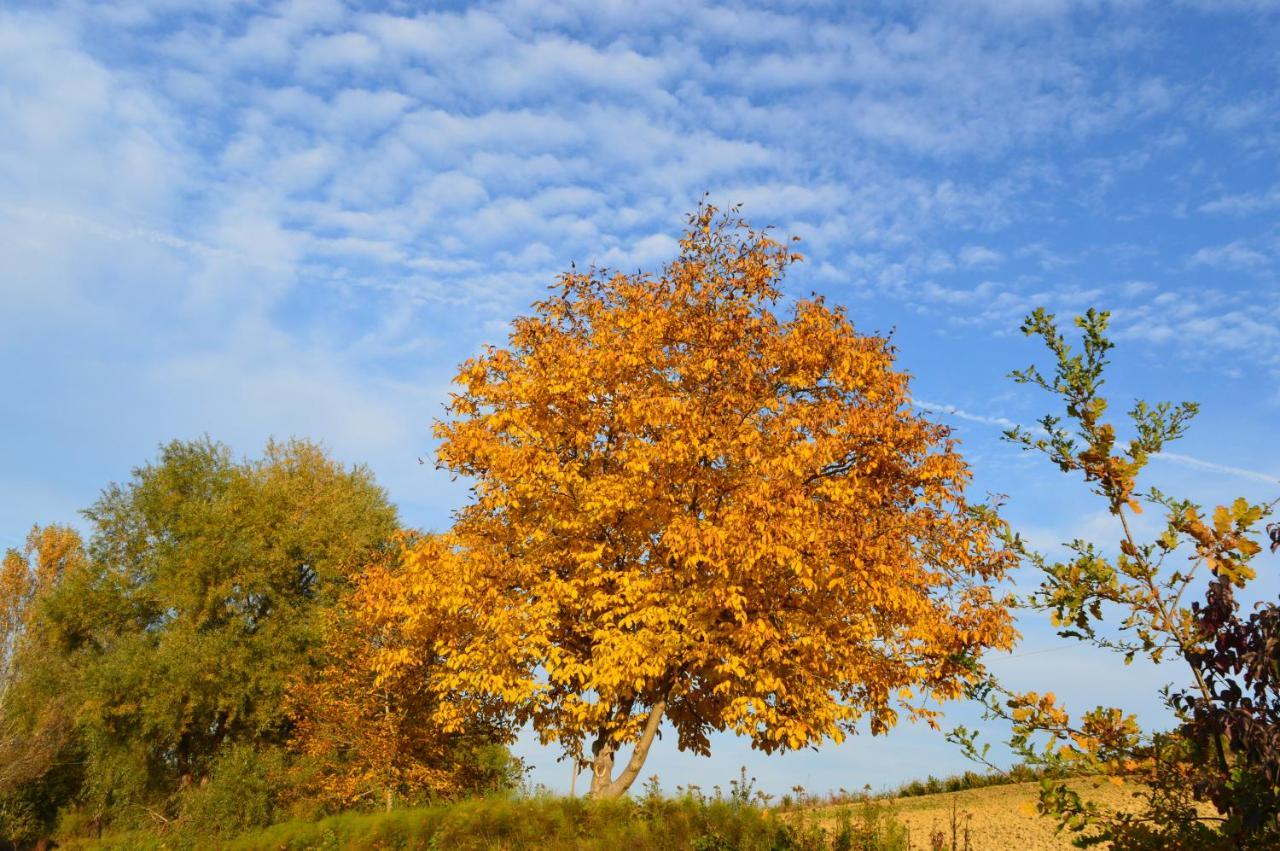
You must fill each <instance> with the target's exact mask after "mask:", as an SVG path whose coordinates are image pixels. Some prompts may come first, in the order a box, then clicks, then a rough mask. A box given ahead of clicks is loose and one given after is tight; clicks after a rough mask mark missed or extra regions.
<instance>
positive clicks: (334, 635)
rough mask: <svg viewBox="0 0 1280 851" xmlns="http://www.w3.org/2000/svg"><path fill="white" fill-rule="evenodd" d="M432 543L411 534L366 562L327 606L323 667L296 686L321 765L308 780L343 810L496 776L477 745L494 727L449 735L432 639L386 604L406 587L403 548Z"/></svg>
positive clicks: (306, 735) (300, 723)
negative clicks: (346, 590)
mask: <svg viewBox="0 0 1280 851" xmlns="http://www.w3.org/2000/svg"><path fill="white" fill-rule="evenodd" d="M433 545H434V541H433V539H431V538H420V537H418V536H416V535H413V534H411V533H402V534H401V535H400V536H399V537H398V538H397V539H396V541H395V543H394V546H392V547H389V548H387V549H386V550H385V551H384V552H382V553H381V554H380V555H379V557H378V559H377V560H376V561H375V562H373V563H371V564H369V565H367V566H365V568H364V572H363V574H362V575H361V580H360V583H359V585H358V586H357V587H356V588H355V589H354V590H353V591H352V593H350V594H349V595H347V596H346V597H344V598H343V599H342V600H341V601H340V602H339V604H338V605H337V606H336V607H334V608H332V609H329V610H327V611H326V612H325V618H326V620H325V625H324V636H325V647H324V661H323V663H322V664H321V665H319V666H317V667H316V668H315V669H307V670H306V671H304V672H303V674H302V675H300V676H299V677H298V678H297V679H295V680H294V681H293V682H292V683H291V687H290V690H289V705H290V710H291V717H292V718H293V721H294V724H295V731H294V738H293V742H292V744H293V746H294V747H295V748H296V749H297V750H298V751H299V752H301V753H302V754H304V755H306V756H307V757H309V767H310V769H311V770H312V776H310V777H309V778H306V779H305V785H308V786H310V787H311V788H310V789H309V790H308V791H311V792H314V793H315V794H316V795H317V796H318V797H319V798H320V799H321V800H322V801H326V802H328V803H329V804H331V805H334V806H335V807H338V808H341V807H348V806H352V805H353V804H356V803H358V802H360V801H361V800H363V799H368V798H370V797H375V798H377V799H378V800H379V801H385V802H386V804H387V805H388V806H390V803H391V801H392V800H393V799H397V798H398V799H405V798H408V799H420V798H423V797H440V796H446V797H447V796H449V795H452V794H454V793H457V792H459V791H462V790H472V791H474V790H475V789H477V788H480V787H482V786H483V785H484V783H485V782H486V780H487V778H484V777H481V776H480V775H481V774H483V773H484V771H485V770H486V766H485V765H483V764H482V763H483V759H479V758H478V755H477V753H476V751H477V749H483V748H484V747H485V746H486V745H488V744H489V743H490V742H491V741H493V738H494V737H493V734H492V732H489V731H487V728H485V727H483V725H480V724H470V725H466V724H464V725H461V726H462V729H461V730H458V731H448V732H447V731H445V730H443V729H442V728H441V727H440V725H439V724H437V723H436V722H435V721H434V719H433V713H434V711H435V709H436V705H437V702H438V701H437V697H436V696H435V695H434V694H433V693H432V692H431V691H430V690H429V689H428V688H427V685H428V681H429V679H430V677H431V668H432V665H433V664H434V663H435V661H436V660H435V658H434V656H433V655H432V649H431V640H430V639H431V636H430V634H429V633H424V632H423V631H422V630H421V629H420V628H418V629H415V631H409V630H406V629H405V628H404V625H405V624H406V621H405V620H404V619H403V618H402V617H401V615H400V613H398V612H397V611H396V610H395V609H393V608H392V607H390V606H388V605H387V601H386V595H387V594H388V593H390V592H391V591H392V590H393V589H394V590H395V591H396V592H397V593H398V592H399V591H400V590H401V589H402V582H401V580H400V576H401V564H400V562H401V556H402V554H403V553H404V552H405V551H406V550H413V551H414V552H415V553H419V554H420V553H421V552H423V551H424V550H429V549H430V548H431V547H432V546H433ZM407 623H409V624H410V625H412V626H413V627H415V628H417V627H420V623H418V622H417V621H414V620H410V621H408V622H407Z"/></svg>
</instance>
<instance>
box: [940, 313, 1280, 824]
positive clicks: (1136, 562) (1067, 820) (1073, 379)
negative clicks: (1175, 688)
mask: <svg viewBox="0 0 1280 851" xmlns="http://www.w3.org/2000/svg"><path fill="white" fill-rule="evenodd" d="M1108 319H1109V314H1107V313H1104V312H1096V311H1093V310H1090V311H1089V312H1088V313H1086V314H1085V315H1083V316H1080V317H1078V318H1077V319H1076V326H1077V327H1078V328H1079V329H1080V331H1081V334H1082V338H1083V339H1082V347H1081V350H1080V351H1078V352H1077V351H1074V350H1073V349H1072V348H1071V346H1070V345H1069V344H1068V343H1067V341H1066V338H1065V337H1064V336H1063V335H1062V334H1061V333H1060V332H1059V330H1058V328H1057V325H1056V324H1055V322H1054V317H1053V316H1052V315H1050V314H1048V313H1046V312H1045V311H1044V310H1043V309H1038V310H1036V311H1035V312H1034V313H1032V314H1031V315H1030V316H1028V317H1027V320H1026V322H1025V323H1024V324H1023V326H1022V330H1023V331H1024V332H1025V333H1026V334H1028V335H1035V336H1039V337H1040V338H1041V339H1043V340H1044V342H1045V345H1046V346H1047V347H1048V349H1049V351H1050V352H1051V353H1052V355H1053V368H1054V371H1053V374H1052V376H1046V375H1045V374H1043V373H1041V372H1040V371H1039V370H1038V369H1037V368H1036V367H1034V366H1032V367H1029V368H1028V369H1026V370H1024V371H1021V372H1015V373H1014V374H1013V377H1014V379H1015V380H1016V381H1018V382H1019V383H1022V384H1032V385H1035V386H1037V387H1040V388H1042V389H1043V390H1046V391H1048V392H1049V393H1051V394H1053V395H1054V396H1056V397H1058V399H1059V400H1061V402H1062V403H1063V406H1064V413H1065V416H1057V415H1048V416H1045V417H1043V418H1042V419H1041V420H1040V429H1039V430H1038V431H1029V430H1026V429H1022V428H1015V429H1013V430H1011V431H1009V432H1007V433H1006V437H1007V438H1008V439H1009V440H1011V441H1013V442H1015V443H1017V444H1018V445H1020V446H1022V447H1023V448H1024V449H1027V450H1031V451H1036V452H1040V453H1043V454H1045V455H1047V456H1048V457H1049V459H1050V460H1051V461H1052V462H1053V463H1054V464H1056V465H1057V466H1058V468H1059V469H1061V470H1062V471H1063V472H1065V473H1078V474H1080V475H1081V476H1082V477H1083V479H1084V481H1085V482H1086V483H1088V484H1089V485H1090V486H1091V488H1092V489H1093V491H1094V492H1095V493H1096V494H1097V495H1098V496H1099V497H1100V498H1101V499H1102V500H1103V501H1104V502H1105V504H1106V506H1107V509H1108V511H1109V512H1110V514H1111V515H1112V516H1113V517H1115V518H1116V519H1117V521H1118V524H1119V526H1120V529H1121V537H1120V540H1119V541H1118V544H1117V545H1116V546H1115V551H1114V552H1107V551H1106V550H1105V549H1104V548H1101V547H1099V546H1098V545H1097V544H1095V543H1093V542H1089V541H1083V540H1075V541H1072V542H1071V543H1070V544H1069V545H1068V547H1069V549H1070V551H1071V553H1072V556H1071V558H1069V559H1067V560H1065V561H1056V560H1053V559H1049V558H1047V557H1046V556H1044V555H1042V554H1040V553H1037V552H1035V551H1033V550H1031V549H1030V548H1029V547H1027V546H1026V544H1025V542H1024V541H1022V540H1021V539H1020V538H1017V537H1016V536H1010V543H1011V545H1012V547H1013V549H1015V550H1017V551H1018V552H1020V553H1021V554H1022V556H1023V557H1024V558H1025V559H1026V560H1027V561H1028V562H1029V563H1030V564H1031V565H1032V566H1034V567H1035V568H1036V569H1037V571H1038V572H1039V573H1040V575H1041V576H1042V584H1041V586H1040V588H1039V590H1038V591H1037V592H1036V593H1034V594H1033V595H1031V597H1030V598H1029V600H1028V602H1029V604H1030V605H1031V606H1032V607H1033V608H1036V609H1039V610H1041V611H1045V612H1047V613H1048V614H1049V616H1050V618H1051V620H1052V622H1053V624H1054V625H1055V626H1057V627H1058V629H1059V634H1060V635H1062V636H1064V637H1068V638H1072V639H1077V640H1080V641H1083V642H1085V643H1087V644H1091V645H1093V646H1095V647H1098V648H1101V649H1104V650H1107V651H1111V652H1114V653H1118V654H1120V655H1121V656H1122V657H1123V658H1124V660H1125V662H1126V663H1129V662H1131V661H1132V660H1133V659H1134V658H1137V657H1139V656H1144V657H1146V658H1148V659H1150V660H1151V661H1152V662H1156V663H1160V662H1164V661H1169V660H1180V661H1181V662H1183V663H1184V664H1186V665H1187V674H1188V675H1189V682H1190V687H1189V691H1186V692H1181V693H1178V694H1173V695H1169V694H1168V691H1167V690H1166V695H1167V697H1168V703H1169V705H1170V707H1171V708H1172V709H1173V710H1174V711H1175V713H1176V714H1177V716H1178V718H1179V721H1180V723H1181V726H1180V727H1179V728H1178V729H1176V730H1175V731H1173V732H1172V733H1145V732H1144V731H1143V730H1142V729H1141V728H1140V727H1139V725H1138V723H1137V721H1136V719H1135V718H1134V716H1133V715H1131V714H1128V713H1126V712H1124V710H1123V709H1122V708H1115V707H1098V708H1096V709H1094V710H1091V711H1089V712H1086V713H1084V714H1083V715H1082V716H1080V717H1079V718H1078V719H1075V720H1073V719H1072V718H1071V717H1070V716H1069V715H1068V713H1067V712H1066V711H1065V710H1064V709H1063V708H1062V707H1061V706H1059V705H1058V702H1057V699H1056V698H1055V696H1054V695H1053V693H1052V692H1047V693H1044V694H1040V693H1037V692H1031V693H1025V694H1017V693H1013V692H1010V691H1008V690H1005V689H1004V688H1002V687H1000V686H999V685H998V684H997V683H995V682H994V681H988V682H987V683H985V684H984V685H983V686H981V687H980V688H979V689H977V690H976V693H977V694H978V695H979V696H980V697H981V698H982V699H983V701H984V702H985V704H986V706H987V710H988V714H989V716H990V717H999V718H1004V719H1006V720H1009V721H1010V722H1012V729H1013V738H1012V741H1011V744H1012V746H1013V749H1014V752H1015V754H1017V755H1018V756H1020V757H1021V758H1022V759H1024V760H1026V761H1027V762H1029V763H1031V764H1033V765H1036V766H1039V767H1041V768H1044V769H1045V770H1046V771H1047V772H1048V775H1049V776H1048V777H1047V778H1046V779H1045V780H1044V781H1043V783H1042V790H1041V800H1040V808H1041V811H1042V812H1044V813H1046V814H1048V815H1051V816H1054V817H1056V818H1057V819H1058V820H1059V822H1060V825H1061V826H1062V827H1063V828H1065V829H1068V830H1070V831H1072V832H1074V833H1076V834H1078V838H1077V844H1080V845H1090V844H1097V843H1101V842H1110V843H1112V847H1115V848H1171V847H1178V848H1204V849H1209V848H1218V847H1222V848H1254V847H1257V848H1263V847H1268V848H1269V847H1274V845H1273V844H1271V843H1273V842H1274V841H1275V839H1276V834H1275V833H1273V832H1268V831H1274V830H1275V813H1276V812H1277V810H1276V803H1277V802H1278V801H1280V796H1278V795H1277V791H1278V787H1277V786H1276V785H1275V784H1276V780H1277V779H1278V778H1280V774H1278V773H1277V767H1280V759H1278V757H1280V752H1278V751H1277V750H1275V747H1276V743H1277V741H1278V739H1277V731H1276V728H1275V726H1274V723H1275V719H1276V707H1278V706H1280V701H1277V692H1276V688H1277V686H1276V681H1275V678H1274V668H1273V667H1271V666H1273V665H1274V664H1275V661H1276V655H1275V648H1276V642H1275V638H1274V632H1273V630H1274V626H1273V623H1274V615H1272V614H1268V612H1270V611H1271V609H1270V608H1268V609H1265V610H1264V611H1263V612H1262V613H1260V614H1259V615H1257V616H1255V618H1253V619H1251V620H1250V621H1249V622H1248V623H1243V624H1242V623H1241V622H1240V621H1239V619H1238V617H1237V616H1236V604H1235V600H1234V596H1233V595H1234V591H1235V590H1236V589H1239V588H1242V587H1244V586H1245V585H1246V584H1247V583H1248V582H1249V581H1250V580H1251V579H1253V577H1254V575H1255V574H1254V569H1253V567H1252V566H1251V562H1252V560H1253V558H1254V557H1255V556H1256V555H1257V554H1258V553H1259V552H1260V550H1261V547H1260V546H1259V544H1258V543H1257V542H1256V541H1255V540H1254V538H1255V536H1256V535H1257V533H1258V532H1259V531H1260V526H1261V521H1262V519H1263V518H1264V517H1265V516H1266V514H1267V513H1268V512H1269V511H1270V510H1271V508H1272V507H1274V503H1272V504H1271V505H1269V506H1263V505H1253V504H1250V503H1249V502H1248V501H1246V500H1244V499H1237V500H1236V501H1235V502H1233V503H1232V504H1231V505H1229V506H1218V507H1217V508H1216V509H1214V510H1213V511H1212V512H1211V513H1209V514H1206V512H1205V511H1204V510H1203V509H1202V508H1201V507H1200V506H1199V505H1197V504H1195V503H1193V502H1191V501H1188V500H1181V499H1175V498H1172V497H1169V496H1167V495H1165V494H1162V493H1160V492H1159V491H1158V490H1156V489H1154V488H1152V489H1150V490H1148V491H1146V492H1145V493H1143V492H1140V491H1139V489H1138V475H1139V473H1140V472H1141V471H1142V470H1143V468H1144V467H1145V466H1146V464H1147V462H1148V460H1149V459H1150V457H1151V456H1152V455H1154V454H1156V453H1158V452H1160V451H1161V450H1162V449H1163V448H1164V447H1165V445H1166V444H1167V443H1169V442H1170V441H1172V440H1175V439H1177V438H1179V437H1181V436H1182V435H1183V433H1184V432H1185V430H1186V427H1187V423H1188V421H1189V420H1190V419H1191V418H1192V417H1193V416H1194V415H1195V413H1196V410H1197V409H1196V405H1195V404H1193V403H1189V402H1187V403H1182V404H1181V405H1177V406H1174V405H1171V404H1169V403H1161V404H1159V405H1155V406H1150V405H1148V404H1146V403H1145V402H1137V403H1136V404H1135V405H1134V406H1133V408H1132V409H1131V410H1130V412H1129V426H1130V429H1129V430H1130V432H1131V437H1130V439H1129V440H1128V441H1127V442H1125V443H1123V444H1121V443H1120V441H1119V437H1118V433H1117V428H1116V426H1114V425H1113V424H1112V423H1111V422H1109V421H1108V420H1107V419H1106V412H1107V408H1108V402H1107V400H1106V398H1105V397H1103V396H1102V395H1101V387H1102V384H1103V380H1104V379H1103V374H1104V371H1105V368H1106V366H1107V363H1108V354H1107V353H1108V352H1109V351H1110V350H1111V348H1112V347H1113V344H1112V342H1111V340H1110V339H1109V338H1108V337H1107V336H1106V330H1107V325H1108ZM1144 504H1145V505H1147V506H1153V507H1156V508H1158V509H1161V510H1162V511H1163V512H1164V514H1165V525H1164V528H1163V530H1162V531H1161V532H1160V534H1159V535H1158V536H1157V537H1156V538H1155V540H1153V541H1143V540H1142V539H1140V538H1139V536H1138V535H1137V533H1136V531H1135V528H1134V523H1133V518H1134V516H1135V515H1137V514H1139V513H1141V512H1142V511H1143V505H1144ZM1206 575H1207V576H1206ZM1206 578H1207V586H1206V585H1203V584H1202V583H1204V582H1205V580H1206ZM1199 588H1206V591H1205V593H1206V602H1205V603H1204V604H1200V603H1193V602H1191V597H1193V596H1194V595H1195V594H1196V593H1197V589H1199ZM1237 681H1240V682H1243V684H1244V689H1241V686H1240V682H1237ZM1249 689H1253V693H1252V694H1251V695H1250V696H1248V697H1246V696H1245V695H1244V693H1243V692H1244V691H1245V690H1249ZM1264 729H1265V732H1264ZM953 738H954V739H955V740H956V741H958V742H959V743H960V744H961V745H962V746H963V747H964V748H965V749H966V750H967V752H968V753H969V754H970V755H971V756H973V757H975V758H977V759H980V760H983V761H985V754H986V749H985V747H979V746H978V744H977V741H976V738H975V736H974V734H973V733H971V732H970V731H967V730H965V729H964V728H960V729H958V730H957V731H955V732H954V733H953ZM1255 769H1256V770H1255ZM1070 774H1108V775H1111V776H1112V777H1113V778H1114V779H1116V780H1117V781H1120V780H1121V779H1122V778H1125V777H1129V778H1132V779H1135V780H1138V781H1140V783H1139V785H1138V787H1137V788H1138V789H1139V790H1140V791H1139V792H1138V793H1137V794H1138V795H1139V796H1140V797H1141V798H1142V799H1143V801H1142V806H1141V807H1140V808H1139V809H1138V810H1136V811H1133V810H1131V809H1130V810H1126V809H1116V808H1111V807H1108V806H1104V805H1102V804H1100V803H1099V802H1097V801H1093V800H1087V799H1086V798H1085V797H1084V796H1081V795H1080V794H1079V793H1078V792H1077V791H1075V790H1074V789H1072V788H1071V787H1069V786H1068V785H1067V784H1066V783H1065V782H1063V781H1062V779H1061V778H1062V777H1063V776H1065V775H1070ZM1259 778H1261V780H1262V784H1261V786H1259V784H1258V782H1257V781H1258V780H1259ZM1267 784H1271V785H1270V786H1269V787H1268V786H1267ZM1246 790H1251V792H1250V794H1249V795H1244V794H1242V793H1243V792H1245V791H1246ZM1264 790H1265V794H1264ZM1197 799H1199V800H1201V801H1203V800H1205V799H1208V800H1211V801H1212V802H1213V803H1214V804H1216V805H1217V808H1218V810H1219V813H1218V814H1217V815H1213V816H1208V815H1207V814H1206V813H1205V812H1204V811H1203V809H1202V808H1201V807H1199V806H1198V805H1197ZM1259 808H1261V809H1259ZM1264 824H1266V825H1267V826H1266V827H1265V829H1264V828H1263V827H1262V825H1264Z"/></svg>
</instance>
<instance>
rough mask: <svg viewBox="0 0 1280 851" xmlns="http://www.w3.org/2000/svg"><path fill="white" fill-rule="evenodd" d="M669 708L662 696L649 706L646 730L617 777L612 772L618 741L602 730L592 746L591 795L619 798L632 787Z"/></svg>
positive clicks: (600, 797) (601, 797) (603, 798)
mask: <svg viewBox="0 0 1280 851" xmlns="http://www.w3.org/2000/svg"><path fill="white" fill-rule="evenodd" d="M666 709H667V702H666V701H665V700H659V701H658V702H657V703H655V704H654V705H653V708H652V709H650V710H649V717H648V719H647V720H646V721H645V724H644V731H643V732H641V734H640V739H639V741H637V742H636V745H635V750H633V751H632V752H631V759H629V760H627V764H626V766H625V767H624V768H623V769H622V772H621V773H620V774H619V775H618V776H617V777H616V778H615V777H614V776H613V760H614V756H615V750H614V748H615V745H614V743H613V741H612V740H611V739H610V738H609V734H608V731H601V733H600V735H599V736H598V737H597V738H596V742H595V745H594V746H592V748H591V755H592V760H591V797H593V798H598V799H602V800H607V799H610V798H617V797H618V796H620V795H621V794H622V793H623V792H626V791H627V790H628V789H630V788H631V784H632V783H634V782H635V779H636V777H638V776H639V774H640V769H641V768H642V767H643V766H644V761H645V758H646V757H647V756H648V755H649V747H650V746H651V745H652V744H653V740H654V738H655V737H656V736H657V734H658V726H659V725H660V724H661V723H662V713H663V712H665V711H666Z"/></svg>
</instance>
